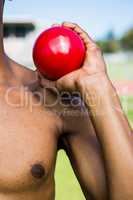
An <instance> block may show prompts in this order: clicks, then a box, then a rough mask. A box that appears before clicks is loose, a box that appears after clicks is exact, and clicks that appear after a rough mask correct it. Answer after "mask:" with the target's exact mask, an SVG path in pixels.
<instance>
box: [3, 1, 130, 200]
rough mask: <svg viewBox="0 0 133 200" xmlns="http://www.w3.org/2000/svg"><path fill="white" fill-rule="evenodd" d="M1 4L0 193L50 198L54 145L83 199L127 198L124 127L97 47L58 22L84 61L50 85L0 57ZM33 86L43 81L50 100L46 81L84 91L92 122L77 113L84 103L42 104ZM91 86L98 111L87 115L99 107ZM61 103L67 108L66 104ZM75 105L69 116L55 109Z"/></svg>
mask: <svg viewBox="0 0 133 200" xmlns="http://www.w3.org/2000/svg"><path fill="white" fill-rule="evenodd" d="M3 3H4V2H3V0H0V11H1V13H0V20H1V22H0V38H1V40H0V111H1V112H0V158H1V162H0V199H1V200H21V199H24V200H25V199H26V200H43V199H45V200H53V199H54V198H55V182H54V171H55V163H56V156H57V151H58V149H59V148H60V147H61V146H63V148H65V149H66V151H67V153H68V156H69V158H70V160H71V163H72V166H73V168H74V170H75V174H76V175H77V178H78V180H79V182H80V184H81V187H82V190H83V192H84V194H85V197H86V199H97V200H104V199H111V200H114V199H122V198H121V197H124V198H123V199H127V195H128V197H130V199H132V197H133V193H132V188H131V185H132V180H133V178H132V176H133V175H132V168H133V159H132V145H131V143H130V141H131V140H130V137H131V136H130V134H129V133H130V128H129V125H128V123H127V121H126V119H125V117H124V115H123V113H122V112H120V110H121V107H120V104H119V101H118V99H117V96H114V93H115V90H114V88H113V87H112V85H111V83H110V81H109V80H108V77H107V75H106V71H105V63H104V61H103V58H102V55H101V53H100V51H99V49H97V47H96V45H95V43H94V42H93V41H92V40H91V39H90V38H89V37H88V35H87V34H86V33H85V32H84V31H83V30H81V28H80V27H78V26H77V25H75V24H71V23H65V24H64V25H65V26H69V27H70V28H72V29H74V30H75V31H77V32H78V33H79V34H80V36H81V37H82V39H83V40H84V42H85V44H86V47H87V52H86V59H85V62H84V65H83V67H82V68H81V69H80V71H76V72H74V73H72V74H69V75H67V76H65V77H63V78H62V79H60V80H58V81H57V82H56V83H55V82H52V83H51V82H49V81H47V80H45V79H42V77H40V78H41V81H38V80H36V74H35V72H33V71H31V70H28V69H26V68H24V67H23V66H20V65H18V64H17V63H15V62H14V61H12V60H11V59H10V58H8V57H7V56H6V55H5V52H4V48H3V31H2V30H3V26H2V15H3ZM88 55H89V59H88ZM40 84H41V85H43V86H44V87H45V91H46V87H49V89H48V88H47V94H45V99H46V100H47V103H48V104H50V105H51V104H52V102H55V99H56V98H57V96H56V95H55V92H54V91H53V89H52V88H50V87H51V86H52V87H53V86H54V87H56V88H58V90H60V91H62V90H67V91H68V90H71V91H79V92H80V93H81V94H83V93H84V91H85V93H84V94H87V95H86V97H87V98H85V103H86V107H87V108H89V109H90V111H91V113H92V122H93V126H92V123H91V121H90V118H89V116H88V114H87V113H86V112H85V111H82V110H83V109H85V108H84V106H83V105H82V104H81V105H82V106H76V108H75V106H72V104H71V103H70V101H71V99H69V100H70V101H69V102H68V100H67V101H64V99H63V101H61V102H64V103H63V104H60V102H59V101H58V103H57V104H56V105H55V104H54V106H52V107H48V106H44V104H43V103H42V102H43V99H41V98H40V96H41V95H42V94H44V93H43V91H44V90H43V89H42V88H41V87H40ZM101 85H102V92H103V93H104V96H103V93H102V94H101V89H100V86H101ZM94 92H95V93H96V94H97V97H101V95H102V97H104V98H103V99H102V103H103V105H104V104H105V105H104V106H103V107H102V111H103V114H102V116H101V115H99V114H98V115H97V114H96V113H95V111H98V113H101V106H97V105H99V104H98V103H97V98H96V100H95V99H94V98H92V95H93V94H94ZM112 94H113V95H112ZM43 96H44V95H43ZM112 96H113V98H112ZM27 99H28V100H29V101H28V100H27ZM31 99H32V101H31ZM40 99H41V100H42V102H41V104H40ZM72 99H73V98H72ZM91 99H92V100H93V102H92V101H90V100H91ZM98 99H99V98H98ZM27 102H28V103H27ZM68 103H69V106H67V105H66V104H68ZM92 103H94V104H93V106H92ZM31 104H32V106H31ZM94 105H95V106H94ZM112 105H114V107H115V106H117V108H119V111H117V110H115V109H112ZM75 109H76V112H77V115H76V117H75V115H73V114H72V115H69V114H68V115H67V114H64V115H63V114H61V115H58V114H59V113H65V112H66V111H68V113H74V112H75ZM69 111H70V112H69ZM81 113H83V115H82V114H81ZM105 114H106V115H105ZM113 118H114V119H115V120H112V119H113ZM93 127H94V128H93ZM110 127H111V128H110ZM118 129H119V132H118ZM94 130H96V133H95V131H94ZM112 133H113V134H112ZM96 135H97V137H96ZM114 135H115V137H114ZM97 138H98V139H97ZM60 141H61V142H60ZM60 144H61V145H60ZM99 144H100V145H99ZM120 144H121V145H120ZM118 146H119V149H118ZM101 147H102V148H101ZM123 149H124V151H123ZM118 150H119V151H118ZM127 155H128V156H127ZM125 158H126V162H124V163H123V160H124V159H125ZM125 169H126V170H125ZM106 177H107V179H106ZM122 195H123V196H122ZM130 199H129V198H128V200H130Z"/></svg>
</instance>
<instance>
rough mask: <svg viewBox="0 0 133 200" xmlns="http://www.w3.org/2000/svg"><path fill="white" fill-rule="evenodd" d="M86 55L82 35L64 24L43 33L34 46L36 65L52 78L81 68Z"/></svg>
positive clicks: (57, 77) (43, 73)
mask: <svg viewBox="0 0 133 200" xmlns="http://www.w3.org/2000/svg"><path fill="white" fill-rule="evenodd" d="M84 57H85V45H84V42H83V41H82V39H81V38H80V36H79V35H78V34H77V33H76V32H75V31H73V30H71V29H69V28H66V27H63V26H61V27H53V28H50V29H48V30H46V31H44V32H43V33H41V35H40V36H39V37H38V39H37V40H36V42H35V45H34V48H33V60H34V63H35V65H36V67H37V68H38V70H39V71H40V73H41V74H42V75H44V76H45V77H46V78H48V79H50V80H57V79H59V78H61V77H62V76H64V75H66V74H68V73H70V72H72V71H74V70H77V69H79V68H80V67H81V65H82V63H83V61H84Z"/></svg>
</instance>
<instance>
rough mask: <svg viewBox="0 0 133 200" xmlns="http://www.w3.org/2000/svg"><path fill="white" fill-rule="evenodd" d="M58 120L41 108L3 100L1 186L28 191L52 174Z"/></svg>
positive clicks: (1, 107) (0, 114) (0, 155)
mask: <svg viewBox="0 0 133 200" xmlns="http://www.w3.org/2000/svg"><path fill="white" fill-rule="evenodd" d="M57 132H58V123H57V120H56V118H55V117H53V116H52V115H50V114H49V113H48V112H47V111H45V110H43V109H42V108H40V107H38V108H35V109H33V110H32V112H31V110H29V109H26V108H23V107H21V108H17V107H13V106H9V105H7V104H5V102H3V101H2V102H0V188H1V189H2V190H6V191H7V190H9V191H10V190H11V191H12V190H14V191H15V190H17V191H18V190H25V189H26V190H27V188H32V187H37V186H39V185H40V184H41V183H42V182H43V181H44V180H47V178H48V177H49V176H50V175H51V174H52V173H53V170H54V167H55V160H56V152H57Z"/></svg>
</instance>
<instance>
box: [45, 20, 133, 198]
mask: <svg viewBox="0 0 133 200" xmlns="http://www.w3.org/2000/svg"><path fill="white" fill-rule="evenodd" d="M63 25H64V26H67V27H69V28H72V29H74V30H75V31H77V33H79V35H80V36H81V37H82V39H83V40H84V42H85V44H86V49H87V51H86V59H85V62H84V64H83V66H82V68H81V69H79V70H77V71H75V72H72V73H70V74H68V75H66V76H64V77H62V78H61V79H59V80H58V81H57V82H54V83H51V84H54V85H55V87H57V88H58V89H59V90H67V91H75V90H76V91H79V92H80V93H81V94H82V97H84V95H85V97H86V98H84V102H85V104H86V107H87V108H88V110H90V113H91V122H92V124H93V127H94V129H95V131H96V135H97V138H98V141H99V144H100V146H101V150H102V155H103V162H104V167H105V177H107V178H106V186H107V188H106V191H105V193H106V194H107V196H106V199H110V200H121V199H122V200H132V199H133V190H132V185H133V144H132V130H131V127H130V125H129V123H128V120H127V118H126V117H125V115H124V113H123V110H122V107H121V104H120V101H119V98H118V96H117V93H116V90H115V89H114V87H113V85H112V83H111V81H110V80H109V78H108V75H107V72H106V65H105V62H104V59H103V56H102V53H101V50H100V49H99V47H98V46H97V45H96V44H95V42H94V41H93V40H92V39H91V38H90V37H89V36H88V35H87V33H85V32H84V31H83V30H82V29H81V28H80V27H79V26H78V25H76V24H72V23H68V22H66V23H64V24H63ZM42 80H43V79H42ZM43 81H44V80H43ZM43 81H42V84H43ZM44 82H45V81H44ZM88 123H90V120H89V118H88ZM83 132H84V129H82V133H83ZM75 140H76V139H75ZM68 141H69V139H68ZM70 143H71V142H69V145H70ZM75 148H76V147H75ZM84 148H85V147H84ZM68 149H70V148H69V147H68ZM80 151H81V148H80V150H79V153H80ZM70 153H71V149H70ZM85 155H86V154H85ZM80 156H81V160H80V161H79V162H82V161H83V160H82V158H83V156H82V155H80ZM88 156H89V154H88ZM78 158H79V157H78ZM86 158H87V156H86ZM74 159H75V158H74ZM85 160H86V159H85ZM72 161H73V159H72ZM83 165H84V164H83ZM84 169H86V170H87V172H88V171H89V170H88V168H84ZM99 169H100V168H99ZM86 180H87V181H88V182H87V186H89V179H86ZM84 181H85V179H84ZM84 181H83V182H81V183H83V185H84ZM84 186H85V185H84ZM88 191H89V188H87V187H86V193H87V192H88ZM95 194H96V193H95ZM87 197H88V196H87V195H86V198H87Z"/></svg>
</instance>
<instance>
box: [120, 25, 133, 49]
mask: <svg viewBox="0 0 133 200" xmlns="http://www.w3.org/2000/svg"><path fill="white" fill-rule="evenodd" d="M121 45H122V47H123V48H125V49H126V50H129V51H131V50H133V28H132V29H130V30H129V31H127V32H126V33H125V34H124V36H123V37H122V38H121Z"/></svg>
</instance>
